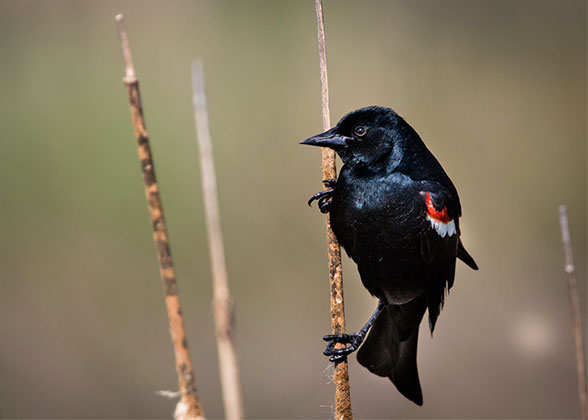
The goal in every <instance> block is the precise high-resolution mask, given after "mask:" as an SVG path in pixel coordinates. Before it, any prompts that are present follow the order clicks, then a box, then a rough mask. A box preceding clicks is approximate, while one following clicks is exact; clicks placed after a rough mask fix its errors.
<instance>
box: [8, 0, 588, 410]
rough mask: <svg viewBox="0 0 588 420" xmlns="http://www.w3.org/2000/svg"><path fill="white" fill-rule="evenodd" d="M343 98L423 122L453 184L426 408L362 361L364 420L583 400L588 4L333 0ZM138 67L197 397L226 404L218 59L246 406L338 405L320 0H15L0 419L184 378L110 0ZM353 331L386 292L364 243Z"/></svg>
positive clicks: (332, 47)
mask: <svg viewBox="0 0 588 420" xmlns="http://www.w3.org/2000/svg"><path fill="white" fill-rule="evenodd" d="M324 8H325V19H326V22H325V23H326V31H327V57H328V60H329V77H330V83H331V84H330V87H331V103H332V118H333V122H336V121H337V120H338V119H339V118H340V117H341V116H342V115H343V114H345V113H346V112H348V111H350V110H353V109H356V108H358V107H361V106H366V105H372V104H378V105H384V106H389V107H392V108H394V109H395V110H397V112H398V113H399V114H400V115H402V116H404V117H405V118H406V119H407V120H408V121H409V122H410V123H411V124H412V125H413V126H414V127H415V128H416V129H417V131H418V132H419V133H420V134H421V136H422V137H423V139H424V140H425V142H426V143H427V144H428V146H429V148H430V149H431V150H432V151H433V153H435V155H436V156H437V157H438V158H439V160H440V161H441V162H442V163H443V165H444V167H445V169H446V170H447V172H448V173H449V174H450V176H451V177H452V179H453V181H454V183H455V184H456V186H457V188H458V189H459V191H460V194H461V199H462V206H463V213H464V217H463V219H462V226H463V227H462V230H463V239H464V243H465V244H466V246H467V248H468V250H469V251H470V252H471V253H472V255H473V256H474V257H475V258H476V260H477V262H478V264H479V265H480V268H481V269H480V271H479V272H473V271H471V270H468V269H467V268H466V267H465V266H464V265H463V264H460V265H459V269H458V273H457V279H456V283H455V287H454V288H453V290H452V293H451V295H450V297H449V299H448V301H447V305H446V307H445V309H444V311H443V313H442V315H441V318H440V320H439V323H438V327H437V329H436V332H435V337H434V338H431V337H430V334H429V333H428V331H427V329H426V328H422V329H421V340H420V348H419V367H420V375H421V382H422V386H423V392H424V399H425V405H424V407H422V408H419V407H417V406H415V405H413V404H412V403H410V402H409V401H407V400H406V399H404V398H403V397H402V396H400V394H399V393H398V392H397V391H396V390H395V388H394V386H393V385H392V384H391V383H390V382H389V381H388V380H387V379H382V378H378V377H376V376H374V375H371V374H370V373H369V372H368V371H367V370H365V369H364V368H362V367H361V366H359V365H358V364H357V362H356V360H355V357H353V358H352V360H351V367H350V369H351V373H350V374H351V389H352V397H353V409H354V412H355V415H356V417H357V418H400V417H402V418H525V419H527V418H575V417H577V416H578V415H579V409H578V403H577V392H576V371H575V358H574V346H573V338H572V335H571V328H570V326H571V322H570V308H569V304H568V296H567V286H566V280H565V277H564V275H563V271H562V268H561V266H562V257H561V250H560V239H559V226H558V220H557V207H558V205H559V204H562V203H565V204H567V205H568V206H569V214H570V217H571V229H572V240H573V245H574V251H575V257H576V264H577V273H578V281H579V291H580V300H581V304H582V307H583V312H582V313H583V320H584V327H586V325H587V323H586V304H587V299H586V293H587V290H586V253H587V244H586V231H587V225H586V201H587V181H586V179H587V177H586V169H587V167H586V163H587V160H586V158H587V128H586V127H587V105H586V96H587V94H586V88H587V86H586V59H587V54H586V44H587V42H586V26H587V25H586V11H587V10H586V2H585V1H572V0H566V1H556V0H552V1H547V0H527V1H497V0H493V1H469V0H461V1H458V0H452V1H437V0H430V1H412V0H403V1H370V2H358V1H334V0H326V2H325V5H324ZM117 13H123V14H124V15H125V17H126V22H127V28H128V30H129V34H130V41H131V47H132V51H133V55H134V59H135V64H136V67H137V71H138V74H139V79H140V82H141V87H142V94H143V100H144V107H145V112H146V118H147V125H148V129H149V133H150V135H151V138H152V147H153V150H154V154H155V166H156V169H157V175H158V177H159V181H160V186H161V189H162V196H163V200H164V207H165V210H166V217H167V221H168V227H169V231H170V237H171V246H172V253H173V256H174V259H175V264H176V267H177V271H178V277H179V282H180V284H179V286H180V298H181V301H182V304H183V311H184V314H185V321H186V325H187V328H188V337H189V344H190V350H191V354H192V357H193V363H194V368H195V373H196V382H197V386H198V389H199V393H200V396H201V399H202V402H203V404H204V408H205V411H206V413H207V415H208V417H209V418H220V417H222V416H223V412H222V402H221V396H220V387H219V381H218V373H217V361H216V349H215V342H214V335H213V328H212V325H213V324H212V317H211V309H210V303H211V287H210V273H209V263H208V251H207V246H206V238H205V231H204V217H203V205H202V199H201V189H200V178H199V168H198V161H197V147H196V143H195V135H194V123H193V117H192V105H191V92H190V61H191V60H192V58H193V57H195V56H200V57H202V59H203V60H204V64H205V71H206V75H207V83H208V86H207V90H208V100H209V105H210V116H211V130H212V136H213V142H214V148H215V149H214V151H215V159H216V167H217V171H218V184H219V189H220V191H219V194H220V204H221V211H222V218H223V219H222V223H223V229H224V235H225V245H226V252H227V259H228V270H229V276H230V279H229V280H230V283H231V287H232V293H233V297H234V299H235V301H236V320H237V327H236V328H237V330H236V331H237V332H236V335H237V337H236V338H237V346H238V351H239V358H240V362H241V369H242V372H241V374H242V382H243V387H244V394H245V395H244V397H245V404H246V412H247V415H248V417H250V418H264V419H265V418H329V417H330V416H331V405H332V403H333V399H332V394H333V386H332V384H330V383H329V378H328V374H329V368H328V366H329V364H328V363H327V360H326V358H325V357H324V356H322V355H321V352H322V350H323V348H324V343H323V342H322V340H321V336H322V335H323V334H325V333H327V332H328V331H329V327H330V323H329V322H330V321H329V298H328V285H327V270H326V248H325V238H324V220H323V216H322V215H320V214H319V212H318V211H317V210H316V208H313V209H309V208H308V207H307V206H306V200H307V199H308V197H309V196H310V195H311V194H312V193H314V192H316V191H318V190H319V189H320V188H321V183H320V157H319V153H318V150H315V149H311V148H305V147H302V146H299V145H298V144H297V143H298V141H299V140H302V139H304V138H306V137H308V136H310V135H312V134H315V133H318V132H319V131H321V114H320V93H319V92H320V91H319V77H318V74H319V73H318V59H317V46H316V33H315V15H314V13H315V12H314V5H313V2H312V1H311V0H308V1H294V0H291V1H271V0H266V1H247V2H239V1H212V0H210V1H187V0H186V1H168V2H163V1H161V2H158V1H150V0H149V1H147V0H143V1H100V2H98V1H96V2H89V1H0V59H1V62H2V64H1V65H0V83H1V89H0V91H1V92H2V93H1V95H0V127H1V132H2V134H1V137H2V140H1V149H0V150H1V151H0V176H1V179H2V182H1V183H0V200H1V206H0V216H1V217H0V223H1V225H0V230H1V232H2V242H1V244H0V264H1V267H2V273H3V275H2V277H3V279H2V282H1V283H0V340H1V344H0V413H1V415H2V416H3V417H5V418H162V417H163V418H165V417H170V416H171V412H172V409H173V407H174V402H173V401H171V400H168V399H165V398H162V397H159V396H156V395H155V391H156V390H161V389H166V390H174V389H176V387H177V382H176V381H177V379H176V375H175V372H174V368H173V355H172V349H171V343H170V340H169V333H168V325H167V319H166V313H165V308H164V303H163V292H162V288H161V284H160V280H159V275H158V270H157V264H156V260H155V252H154V249H153V244H152V241H151V232H150V225H149V222H148V216H147V210H146V205H145V199H144V192H143V184H142V179H141V175H140V171H139V162H138V159H137V156H136V153H137V152H136V147H135V141H134V137H133V131H132V127H131V122H130V116H129V110H128V104H127V98H126V92H125V88H124V86H123V83H122V76H123V66H122V59H121V53H120V48H119V43H118V38H117V34H116V31H115V25H114V21H113V17H114V15H115V14H117ZM344 277H345V285H346V288H345V293H346V308H347V315H348V328H349V329H350V330H356V329H358V328H359V327H360V326H361V325H363V322H364V321H365V320H366V319H367V318H368V316H369V314H370V313H371V311H372V310H373V308H374V307H375V304H376V302H375V301H374V299H372V298H371V297H370V296H369V295H368V293H367V292H366V291H365V290H364V289H363V287H362V286H361V284H360V282H359V279H358V275H357V272H356V269H355V266H354V265H353V264H351V263H349V261H346V262H345V267H344Z"/></svg>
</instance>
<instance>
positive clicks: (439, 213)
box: [425, 191, 451, 224]
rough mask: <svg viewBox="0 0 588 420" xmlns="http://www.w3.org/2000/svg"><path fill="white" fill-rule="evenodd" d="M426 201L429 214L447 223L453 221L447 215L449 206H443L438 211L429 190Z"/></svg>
mask: <svg viewBox="0 0 588 420" xmlns="http://www.w3.org/2000/svg"><path fill="white" fill-rule="evenodd" d="M425 202H426V204H427V214H428V215H429V217H431V218H432V219H435V220H437V221H439V222H441V223H445V224H447V223H449V222H451V219H450V218H449V216H448V215H447V206H445V207H443V210H441V211H437V209H435V206H434V205H433V200H432V199H431V194H429V192H428V191H427V196H426V199H425Z"/></svg>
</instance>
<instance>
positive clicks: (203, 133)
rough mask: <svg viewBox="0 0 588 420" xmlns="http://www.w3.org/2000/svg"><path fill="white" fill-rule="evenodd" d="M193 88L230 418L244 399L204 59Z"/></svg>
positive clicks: (239, 414)
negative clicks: (222, 229) (224, 243)
mask: <svg viewBox="0 0 588 420" xmlns="http://www.w3.org/2000/svg"><path fill="white" fill-rule="evenodd" d="M192 91H193V98H194V119H195V122H196V135H197V137H198V149H199V150H200V169H201V173H202V194H203V196H204V210H205V214H206V230H207V232H208V248H209V250H210V265H211V267H212V279H213V290H214V298H213V306H214V322H215V331H216V343H217V351H218V362H219V369H220V374H221V385H222V391H223V403H224V408H225V417H226V418H227V419H229V420H240V419H242V418H243V401H242V396H241V386H240V385H239V367H238V364H237V353H236V351H235V344H234V342H233V335H232V320H233V302H232V300H231V294H230V291H229V283H228V281H227V267H226V262H225V251H224V245H223V235H222V231H221V224H220V212H219V205H218V195H217V186H216V172H215V169H214V159H213V157H212V142H211V141H210V130H209V125H208V108H207V105H206V94H205V88H204V70H203V68H202V62H201V61H200V60H197V61H194V62H193V63H192Z"/></svg>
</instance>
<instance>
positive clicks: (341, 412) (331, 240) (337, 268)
mask: <svg viewBox="0 0 588 420" xmlns="http://www.w3.org/2000/svg"><path fill="white" fill-rule="evenodd" d="M315 8H316V23H317V34H318V50H319V62H320V74H321V97H322V113H323V130H325V131H326V130H328V129H329V128H331V116H330V111H329V80H328V78H327V55H326V47H325V26H324V19H323V5H322V0H315ZM322 167H323V179H335V178H336V177H337V168H336V165H335V152H334V151H333V150H331V149H328V148H326V147H323V148H322ZM325 188H326V187H325ZM326 225H327V243H328V255H329V284H330V291H331V293H330V296H331V328H332V332H333V334H343V333H345V307H344V304H343V273H342V268H341V247H340V245H339V242H338V241H337V238H336V237H335V234H334V233H333V230H332V229H331V222H330V219H329V214H328V213H327V218H326ZM338 346H340V347H343V345H342V344H339V345H338ZM334 383H335V419H336V420H350V419H352V418H353V413H352V411H351V390H350V387H349V370H348V364H347V359H346V358H345V359H343V360H341V361H339V362H337V363H335V374H334Z"/></svg>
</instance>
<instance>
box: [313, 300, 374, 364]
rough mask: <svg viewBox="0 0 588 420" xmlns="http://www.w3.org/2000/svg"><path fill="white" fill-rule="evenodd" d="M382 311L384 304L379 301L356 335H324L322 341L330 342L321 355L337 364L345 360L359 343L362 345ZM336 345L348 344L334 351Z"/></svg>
mask: <svg viewBox="0 0 588 420" xmlns="http://www.w3.org/2000/svg"><path fill="white" fill-rule="evenodd" d="M382 309H384V304H383V303H382V301H380V302H379V303H378V307H377V308H376V310H375V311H374V313H373V314H372V316H371V317H370V319H369V320H368V322H366V323H365V325H364V326H363V327H362V329H361V330H359V331H358V332H356V333H353V334H328V335H325V336H324V337H323V340H325V341H330V343H329V344H327V348H326V349H325V351H324V352H323V354H324V355H325V356H331V357H329V361H331V362H338V361H340V360H343V359H345V358H347V356H348V355H349V354H351V353H353V352H354V351H355V350H357V349H358V348H359V346H360V345H361V343H363V340H364V339H365V336H366V335H367V333H368V331H369V330H370V328H371V327H372V324H373V323H374V321H375V320H376V318H377V317H378V315H379V314H380V312H382ZM336 343H342V344H349V345H348V346H346V347H343V348H342V349H336V348H335V344H336Z"/></svg>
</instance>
